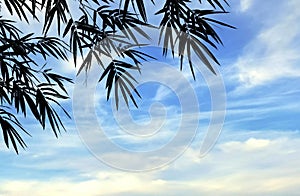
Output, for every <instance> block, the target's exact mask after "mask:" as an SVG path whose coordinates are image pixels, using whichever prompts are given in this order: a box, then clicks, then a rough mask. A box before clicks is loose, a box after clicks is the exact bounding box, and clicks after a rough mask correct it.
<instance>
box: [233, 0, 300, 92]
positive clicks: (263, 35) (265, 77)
mask: <svg viewBox="0 0 300 196" xmlns="http://www.w3.org/2000/svg"><path fill="white" fill-rule="evenodd" d="M282 4H284V3H283V2H282ZM269 6H270V7H269V11H268V12H266V14H265V15H264V16H263V15H260V14H259V15H257V16H256V15H253V16H252V17H253V20H254V21H255V20H257V21H260V24H262V25H263V26H262V29H261V30H260V33H259V34H258V35H257V36H256V37H255V38H254V39H253V40H252V41H250V43H249V44H248V45H247V46H246V47H245V48H244V54H243V55H242V56H240V57H239V58H238V60H237V62H236V63H235V66H236V67H237V69H238V75H237V78H238V79H239V80H240V82H242V84H244V85H245V86H247V87H253V86H257V85H262V84H265V83H268V82H272V81H274V80H276V79H279V78H283V77H298V76H300V69H299V68H298V66H297V63H298V62H299V60H300V59H299V55H298V54H299V51H300V48H299V47H298V46H297V44H296V43H297V42H298V41H297V40H298V39H299V36H300V26H299V25H295V24H297V23H298V21H299V19H300V14H299V12H298V9H297V8H298V7H299V6H300V3H299V1H291V2H289V4H287V5H284V6H283V5H282V8H281V10H280V12H278V11H276V10H275V7H272V5H269ZM261 7H262V6H260V7H258V5H257V7H256V8H257V9H258V13H260V12H261V11H262V10H260V9H264V8H261ZM275 11H276V12H277V13H278V14H277V15H275V16H274V14H271V13H273V12H275ZM254 28H255V27H254Z"/></svg>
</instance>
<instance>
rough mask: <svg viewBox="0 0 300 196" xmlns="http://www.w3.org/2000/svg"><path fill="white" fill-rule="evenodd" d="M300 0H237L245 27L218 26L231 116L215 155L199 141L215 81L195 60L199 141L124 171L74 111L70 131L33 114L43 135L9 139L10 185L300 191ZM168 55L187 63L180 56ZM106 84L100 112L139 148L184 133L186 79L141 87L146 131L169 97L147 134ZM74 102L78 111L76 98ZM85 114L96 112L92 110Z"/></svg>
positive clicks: (68, 189)
mask: <svg viewBox="0 0 300 196" xmlns="http://www.w3.org/2000/svg"><path fill="white" fill-rule="evenodd" d="M299 6H300V2H299V1H298V0H289V1H279V0H267V1H259V0H240V1H232V2H231V8H230V11H231V13H230V14H227V15H225V16H223V17H222V20H224V21H226V22H228V23H230V24H232V25H234V26H236V27H238V29H237V30H230V29H225V28H224V29H223V28H222V29H218V32H220V34H221V36H222V38H223V41H224V47H220V49H219V50H218V51H216V52H215V54H216V56H217V57H218V59H219V61H220V62H221V64H222V66H221V67H220V68H219V72H220V75H221V77H222V78H223V80H224V85H225V88H226V119H225V122H224V126H223V129H222V133H221V135H220V137H219V139H218V141H217V143H216V145H215V146H214V148H213V149H212V150H211V151H210V152H209V153H208V154H206V156H204V157H202V158H199V148H200V145H201V142H202V141H203V138H204V135H205V131H206V130H207V127H208V126H209V119H210V115H211V112H212V111H211V105H210V104H211V101H210V93H209V87H208V86H207V83H206V82H205V80H204V77H202V76H201V74H200V73H198V78H197V81H196V82H194V81H193V80H192V78H191V76H190V72H189V70H188V68H186V69H185V70H184V71H183V72H182V73H181V72H178V73H180V74H182V75H184V77H186V78H187V81H188V82H189V83H190V85H191V87H192V88H193V89H194V90H195V94H196V96H197V99H198V100H199V102H198V104H199V107H200V112H199V113H198V115H199V116H200V117H199V119H198V121H197V122H199V127H198V134H197V135H196V137H195V139H194V141H193V142H192V144H191V146H190V147H189V148H187V150H186V151H185V152H184V154H182V156H180V157H179V158H178V159H176V160H175V161H174V162H172V163H171V164H168V165H166V166H165V167H162V168H160V169H156V170H153V171H148V172H140V173H136V172H125V171H121V170H118V169H115V168H111V167H109V166H107V165H106V164H103V163H102V162H100V161H99V160H98V159H97V158H96V156H95V153H94V154H93V153H92V152H90V151H89V149H88V148H87V145H86V141H83V140H82V136H80V134H79V133H80V132H78V130H77V129H76V125H75V123H74V122H73V121H72V120H67V119H66V121H65V122H66V126H67V129H68V131H67V132H66V133H62V135H61V137H60V138H59V139H56V138H55V137H54V135H53V133H52V132H51V131H50V130H46V131H41V130H40V127H39V126H38V125H36V124H35V123H33V121H31V120H30V119H29V120H26V121H24V123H26V127H28V129H30V130H31V133H32V135H33V137H32V138H30V137H26V136H25V139H26V142H27V144H28V146H29V147H28V148H27V149H26V151H21V153H20V155H18V156H17V155H15V153H14V152H13V150H8V149H6V148H5V147H4V144H3V143H0V156H1V162H0V195H82V194H85V195H91V196H94V195H95V196H96V195H122V196H123V195H182V194H185V195H221V196H222V195H224V196H226V195H298V193H299V186H300V169H299V164H300V156H299V154H300V150H299V149H300V133H299V126H300V121H299V120H298V119H299V115H300V111H299V109H300V103H299V99H300V89H299V87H298V86H299V82H300V77H299V76H300V67H299V63H300V57H299V53H300V47H299V45H300V44H299V36H300V26H299V25H297V24H298V21H299V19H300V14H299V11H298V10H297V9H298V8H299ZM163 63H167V64H174V65H177V62H175V61H173V60H171V59H166V60H165V62H163ZM56 69H57V71H60V72H63V73H66V74H70V75H72V76H74V74H75V71H74V69H73V68H72V65H71V63H62V64H61V66H58V67H57V68H56ZM162 71H163V70H162ZM167 71H168V70H167ZM161 75H162V76H165V77H164V79H165V81H170V83H175V84H176V85H177V86H179V87H180V84H181V83H180V82H178V81H181V80H177V81H176V80H174V79H173V80H172V77H168V75H167V74H164V73H163V72H162V73H161ZM150 76H151V74H150ZM171 76H172V75H171ZM143 77H146V76H145V74H144V75H143ZM147 77H148V76H147ZM173 78H174V77H173ZM176 82H177V83H176ZM98 87H99V88H97V93H96V102H95V108H96V110H95V111H96V114H97V117H98V119H97V120H98V122H99V124H101V126H102V127H103V129H104V130H105V131H106V134H107V135H106V136H107V137H110V138H111V139H112V140H113V141H114V142H115V143H117V144H118V145H121V146H122V145H123V147H125V148H127V149H129V150H133V151H134V150H141V149H142V150H156V149H158V148H159V147H164V145H166V142H168V141H170V140H172V139H173V138H174V137H175V136H176V134H178V133H179V131H178V130H177V129H178V123H180V121H179V120H180V119H179V117H180V112H181V109H180V107H179V105H180V100H179V99H178V98H177V97H176V93H177V94H180V93H181V91H183V90H184V88H183V89H182V88H179V87H178V89H179V91H178V92H176V93H174V92H172V90H171V89H170V87H168V86H167V87H166V86H161V85H159V83H148V84H144V85H141V86H140V87H139V89H140V91H141V94H142V96H143V99H142V100H139V104H140V108H139V109H138V110H137V109H133V111H132V114H133V118H134V121H135V122H137V123H139V124H138V125H139V126H142V127H144V128H143V133H145V134H146V133H151V131H153V130H152V129H154V128H157V127H160V124H159V123H157V120H158V119H160V117H161V115H162V114H164V112H163V111H162V112H157V113H158V114H155V113H153V114H154V115H157V116H156V117H157V118H153V121H152V122H151V126H150V125H149V124H147V123H149V122H150V118H149V113H148V109H149V107H150V106H151V104H152V103H154V102H156V101H160V102H161V103H162V104H164V107H165V108H164V109H165V113H166V119H167V120H166V121H164V124H163V125H162V132H161V134H157V135H156V137H154V138H151V139H149V140H146V141H145V140H143V139H136V138H132V137H131V136H128V135H126V134H124V132H122V129H121V127H120V124H121V125H122V126H125V128H126V127H127V128H128V127H130V128H133V129H132V131H136V130H134V126H133V125H132V124H130V123H124V122H128V119H127V118H126V115H124V113H120V116H117V114H116V113H113V109H112V108H113V105H112V104H111V103H110V102H106V100H105V96H103V94H104V93H105V91H104V90H103V88H102V87H103V86H101V85H99V86H98ZM72 88H73V86H70V93H71V94H72V92H73V90H72ZM178 89H177V90H178ZM83 97H84V96H83ZM77 100H80V99H79V98H78V97H77ZM64 104H65V105H66V106H67V107H68V108H69V110H70V112H72V111H71V105H72V102H71V101H68V102H65V103H64ZM192 109H194V108H189V110H188V112H191V111H193V110H192ZM155 111H161V110H154V112H155ZM83 114H84V115H86V118H87V119H88V117H87V116H88V114H86V113H83ZM189 114H193V113H189ZM113 115H115V116H113ZM192 116H194V114H193V115H192ZM191 119H192V120H195V119H194V118H191ZM118 120H119V121H118ZM118 122H119V123H120V124H118ZM158 122H159V121H158ZM188 122H189V123H190V121H188ZM192 122H194V121H192ZM92 128H94V127H90V129H92ZM185 128H186V134H187V135H188V134H192V133H193V130H190V129H189V128H190V127H189V125H188V126H186V127H185ZM138 130H140V128H139V129H138ZM176 130H177V131H176ZM1 139H2V138H1ZM180 144H181V143H179V144H176V145H178V146H180ZM101 147H105V146H103V145H102V146H101ZM104 149H105V151H104V153H107V155H108V156H109V155H110V156H111V159H110V160H112V161H115V162H118V161H119V162H122V161H123V162H124V161H125V163H127V165H126V164H124V165H123V166H128V167H133V168H134V167H139V166H141V165H142V166H144V164H145V160H147V159H146V158H145V160H142V159H140V160H139V159H134V160H133V159H132V160H126V157H125V158H124V157H123V154H122V153H119V154H117V153H116V152H112V151H110V150H111V149H110V148H104ZM165 156H166V154H158V155H157V160H158V161H161V162H162V163H163V162H164V158H165ZM124 159H125V160H124Z"/></svg>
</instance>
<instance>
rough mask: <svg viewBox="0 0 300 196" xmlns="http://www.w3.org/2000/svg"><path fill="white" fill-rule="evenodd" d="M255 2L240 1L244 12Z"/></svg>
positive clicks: (248, 0) (251, 0)
mask: <svg viewBox="0 0 300 196" xmlns="http://www.w3.org/2000/svg"><path fill="white" fill-rule="evenodd" d="M252 4H253V0H241V1H240V10H241V11H242V12H245V11H247V10H248V9H249V8H250V7H251V6H252Z"/></svg>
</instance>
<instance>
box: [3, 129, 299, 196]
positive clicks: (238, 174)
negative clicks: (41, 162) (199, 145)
mask: <svg viewBox="0 0 300 196" xmlns="http://www.w3.org/2000/svg"><path fill="white" fill-rule="evenodd" d="M280 133H285V135H286V136H285V137H282V136H280V135H282V134H277V133H276V132H271V133H270V132H269V133H268V134H267V135H273V136H274V138H273V139H265V137H263V135H266V134H257V133H251V134H250V135H251V136H250V137H248V138H246V139H242V140H228V141H224V142H222V143H220V144H218V145H217V146H216V147H215V149H214V150H213V151H212V152H211V153H209V154H208V155H207V156H206V157H204V158H202V159H199V158H198V153H199V152H198V149H189V150H188V151H187V152H186V153H185V154H184V155H183V156H182V157H181V158H180V159H178V160H177V161H176V162H175V163H173V164H171V165H170V166H168V167H165V168H163V169H161V170H156V171H152V172H146V173H130V172H121V171H117V170H112V169H107V168H105V167H99V165H98V167H93V169H86V170H85V171H83V170H82V169H80V168H81V167H84V165H81V164H78V165H77V167H78V168H77V169H78V171H80V172H79V173H78V174H77V175H78V176H79V177H81V178H78V177H77V178H76V177H75V176H68V177H67V176H65V177H60V178H59V177H57V178H50V179H48V180H41V181H38V180H36V179H29V180H11V181H10V180H5V179H2V183H1V185H0V195H7V196H11V195H18V194H22V195H29V194H30V195H37V196H39V195H43V196H47V195H57V196H60V195H75V196H76V195H82V194H84V195H87V196H94V195H182V194H183V193H184V194H186V195H200V194H202V195H221V196H227V195H283V194H286V195H297V194H298V187H299V186H300V181H299V179H300V169H299V167H298V165H299V164H300V159H299V156H297V155H298V154H299V153H300V150H299V149H300V148H299V147H300V146H299V144H300V139H299V137H297V136H296V135H295V134H298V133H289V132H283V131H282V132H280ZM245 134H247V135H249V132H245ZM276 135H277V136H278V135H279V136H278V137H276ZM266 137H267V136H266ZM60 161H62V160H58V162H60ZM94 161H95V162H94ZM128 161H129V160H128ZM72 162H74V163H75V162H79V163H80V157H77V158H76V159H73V160H72ZM89 162H90V163H89ZM89 162H87V163H85V165H86V167H89V166H92V165H93V164H91V162H94V165H97V164H95V163H96V160H93V159H90V160H89ZM129 162H130V161H129ZM57 166H59V163H58V165H57ZM66 166H68V165H61V168H63V167H66ZM27 169H28V168H27ZM73 169H75V168H74V167H73ZM74 177H75V178H76V180H74ZM78 179H80V180H78ZM16 187H17V188H16Z"/></svg>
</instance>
